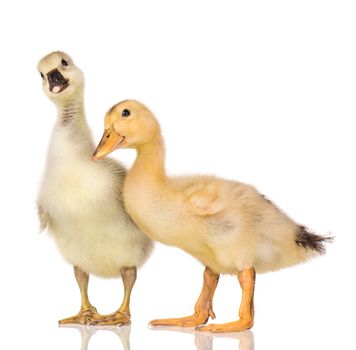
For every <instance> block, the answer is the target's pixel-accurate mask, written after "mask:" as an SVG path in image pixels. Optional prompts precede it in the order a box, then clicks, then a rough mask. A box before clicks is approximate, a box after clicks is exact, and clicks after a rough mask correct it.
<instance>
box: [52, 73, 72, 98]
mask: <svg viewBox="0 0 356 350" xmlns="http://www.w3.org/2000/svg"><path fill="white" fill-rule="evenodd" d="M47 79H48V84H49V91H51V92H52V93H53V94H59V93H60V92H62V91H63V90H65V89H66V88H67V87H68V86H69V81H68V79H65V78H64V76H63V75H62V74H61V73H60V72H59V70H58V69H53V70H51V71H50V72H48V73H47Z"/></svg>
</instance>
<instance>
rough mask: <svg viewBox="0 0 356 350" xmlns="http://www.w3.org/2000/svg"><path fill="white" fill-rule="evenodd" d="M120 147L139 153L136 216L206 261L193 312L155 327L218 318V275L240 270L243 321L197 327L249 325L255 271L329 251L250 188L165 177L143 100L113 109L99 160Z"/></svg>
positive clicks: (130, 186) (130, 206)
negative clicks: (201, 285)
mask: <svg viewBox="0 0 356 350" xmlns="http://www.w3.org/2000/svg"><path fill="white" fill-rule="evenodd" d="M120 147H123V148H125V147H128V148H134V149H136V151H137V157H136V160H135V162H134V164H133V166H132V168H131V169H130V170H129V172H128V174H127V177H126V181H125V185H124V200H125V206H126V208H127V211H128V212H129V213H130V215H131V217H132V218H133V219H134V220H135V222H136V223H137V224H138V225H139V226H140V227H141V229H142V230H143V231H144V232H145V233H146V234H147V235H148V236H149V237H150V238H152V239H153V240H157V241H160V242H162V243H164V244H168V245H173V246H176V247H179V248H181V249H183V250H185V251H186V252H187V253H189V254H191V255H192V256H194V257H196V258H197V259H198V260H200V261H201V262H202V263H203V264H204V265H205V266H206V268H205V272H204V282H203V288H202V291H201V294H200V296H199V299H198V301H197V303H196V305H195V312H194V314H193V315H191V316H188V317H183V318H173V319H161V320H154V321H152V322H151V325H153V326H154V325H172V326H183V327H185V326H186V327H192V326H198V325H201V324H204V323H206V322H207V320H208V319H209V317H211V318H214V317H215V315H214V312H213V308H212V302H213V296H214V292H215V289H216V287H217V284H218V279H219V275H220V274H222V273H228V274H236V275H237V277H238V280H239V283H240V285H241V288H242V301H241V306H240V310H239V317H240V319H239V320H237V321H234V322H230V323H226V324H221V325H214V324H210V325H207V326H203V327H200V328H199V329H200V330H203V331H214V332H234V331H242V330H245V329H248V328H251V327H252V325H253V320H254V306H253V295H254V283H255V272H256V271H257V272H267V271H273V270H278V269H281V268H283V267H287V266H291V265H294V264H297V263H300V262H303V261H305V260H307V259H308V258H310V257H312V256H314V255H316V254H321V253H324V250H325V248H324V242H325V241H327V240H329V239H330V238H328V237H323V236H318V235H316V234H314V233H312V232H310V231H308V230H307V229H306V228H305V227H303V226H300V225H298V224H296V223H295V222H294V221H292V220H291V219H290V218H289V217H288V216H287V215H285V214H284V213H283V212H282V211H281V210H280V209H278V208H277V207H276V206H275V205H274V204H273V203H272V202H271V201H269V200H268V199H267V198H265V197H264V196H263V195H261V194H260V193H258V191H257V190H256V189H255V188H254V187H252V186H249V185H246V184H242V183H239V182H236V181H231V180H225V179H220V178H217V177H213V176H192V177H169V176H167V175H166V172H165V164H164V153H165V150H164V142H163V139H162V136H161V131H160V127H159V123H158V122H157V120H156V118H155V117H154V115H153V114H152V113H151V112H150V111H149V110H148V109H147V108H146V107H145V106H144V105H142V104H141V103H139V102H137V101H130V100H128V101H123V102H121V103H119V104H117V105H115V106H114V107H112V108H111V109H110V111H109V112H108V113H107V115H106V117H105V132H104V135H103V137H102V140H101V142H100V144H99V145H98V147H97V149H96V151H95V153H94V156H93V158H94V159H99V158H101V157H103V156H105V155H106V154H108V153H110V152H111V151H113V150H114V149H115V148H120Z"/></svg>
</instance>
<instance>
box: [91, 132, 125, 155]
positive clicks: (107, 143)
mask: <svg viewBox="0 0 356 350" xmlns="http://www.w3.org/2000/svg"><path fill="white" fill-rule="evenodd" d="M124 141H125V137H124V136H121V135H120V134H118V133H117V132H116V131H115V130H114V128H113V127H112V126H111V127H110V128H109V129H107V130H105V131H104V134H103V137H102V138H101V140H100V142H99V145H98V147H97V148H96V150H95V152H94V154H93V157H92V159H93V160H94V161H95V160H98V159H101V158H103V157H105V156H106V155H107V154H109V153H111V152H112V151H113V150H115V149H116V148H118V147H119V146H120V145H121V144H122V143H123V142H124Z"/></svg>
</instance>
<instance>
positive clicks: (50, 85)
mask: <svg viewBox="0 0 356 350" xmlns="http://www.w3.org/2000/svg"><path fill="white" fill-rule="evenodd" d="M37 68H38V71H39V73H40V75H41V78H42V81H43V82H42V84H43V85H42V86H43V91H44V92H45V94H46V95H47V96H48V97H49V98H50V99H51V100H52V101H53V102H54V103H61V102H64V101H66V100H67V99H68V98H76V97H79V96H81V94H82V93H83V89H84V75H83V73H82V71H81V70H80V69H79V68H78V67H77V66H76V65H75V64H74V63H73V61H72V59H71V57H70V56H69V55H67V54H66V53H64V52H61V51H55V52H52V53H50V54H48V55H47V56H45V57H43V58H42V59H41V60H40V61H39V63H38V66H37Z"/></svg>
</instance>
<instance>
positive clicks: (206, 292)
mask: <svg viewBox="0 0 356 350" xmlns="http://www.w3.org/2000/svg"><path fill="white" fill-rule="evenodd" d="M218 281H219V275H218V274H216V273H215V272H214V271H213V270H211V269H210V268H209V267H206V268H205V271H204V283H203V288H202V290H201V293H200V296H199V299H198V300H197V302H196V304H195V307H194V314H193V315H191V316H187V317H182V318H167V319H160V320H153V321H151V322H150V324H149V325H150V326H178V327H195V326H198V325H200V324H204V323H206V322H207V321H208V319H209V316H210V317H211V318H212V319H214V318H215V314H214V312H213V297H214V292H215V289H216V287H217V285H218Z"/></svg>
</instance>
